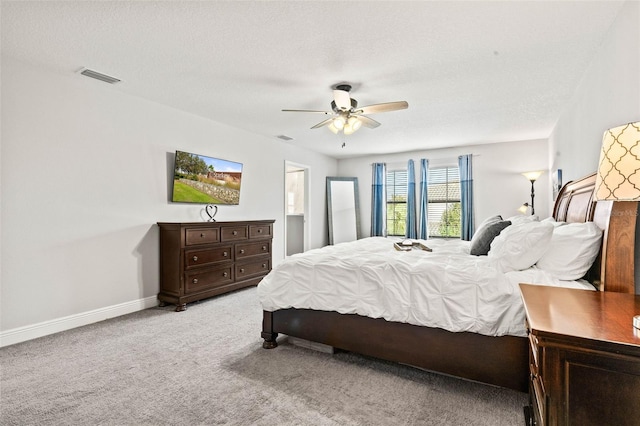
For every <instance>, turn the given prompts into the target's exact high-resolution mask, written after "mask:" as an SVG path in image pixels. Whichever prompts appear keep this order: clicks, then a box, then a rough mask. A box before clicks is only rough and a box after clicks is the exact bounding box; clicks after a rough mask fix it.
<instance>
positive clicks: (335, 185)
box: [327, 177, 360, 244]
mask: <svg viewBox="0 0 640 426" xmlns="http://www.w3.org/2000/svg"><path fill="white" fill-rule="evenodd" d="M358 199H359V197H358V178H355V177H327V215H328V222H329V244H338V243H343V242H346V241H354V240H357V239H358V238H359V233H360V207H359V203H358Z"/></svg>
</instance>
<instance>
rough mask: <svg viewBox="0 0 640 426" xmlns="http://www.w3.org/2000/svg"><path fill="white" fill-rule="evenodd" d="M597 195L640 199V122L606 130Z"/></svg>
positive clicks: (614, 198) (611, 197)
mask: <svg viewBox="0 0 640 426" xmlns="http://www.w3.org/2000/svg"><path fill="white" fill-rule="evenodd" d="M595 197H596V200H614V201H640V122H636V123H629V124H625V125H624V126H618V127H614V128H613V129H609V130H607V131H606V132H604V136H603V138H602V151H601V152H600V163H599V166H598V175H597V176H596V194H595Z"/></svg>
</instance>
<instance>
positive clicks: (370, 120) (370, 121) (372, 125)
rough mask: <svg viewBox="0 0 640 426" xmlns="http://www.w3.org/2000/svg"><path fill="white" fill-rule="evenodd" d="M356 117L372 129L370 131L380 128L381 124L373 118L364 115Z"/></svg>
mask: <svg viewBox="0 0 640 426" xmlns="http://www.w3.org/2000/svg"><path fill="white" fill-rule="evenodd" d="M356 117H358V120H360V121H362V124H363V125H364V126H366V127H368V128H370V129H375V128H376V127H378V126H380V123H378V122H377V121H376V120H374V119H373V118H369V117H367V116H364V115H357V116H356Z"/></svg>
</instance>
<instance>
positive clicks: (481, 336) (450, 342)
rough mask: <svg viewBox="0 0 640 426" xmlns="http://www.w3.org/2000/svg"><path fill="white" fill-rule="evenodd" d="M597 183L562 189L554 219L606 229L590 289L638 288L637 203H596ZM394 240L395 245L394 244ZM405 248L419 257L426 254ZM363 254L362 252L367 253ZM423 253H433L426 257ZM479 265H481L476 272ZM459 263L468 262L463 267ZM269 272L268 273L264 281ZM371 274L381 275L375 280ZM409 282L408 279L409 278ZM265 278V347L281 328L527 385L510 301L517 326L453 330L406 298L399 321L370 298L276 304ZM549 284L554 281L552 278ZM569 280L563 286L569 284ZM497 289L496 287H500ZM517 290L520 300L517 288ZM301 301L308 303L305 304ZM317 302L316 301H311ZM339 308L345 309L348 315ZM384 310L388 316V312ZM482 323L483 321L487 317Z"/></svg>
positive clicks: (391, 357)
mask: <svg viewBox="0 0 640 426" xmlns="http://www.w3.org/2000/svg"><path fill="white" fill-rule="evenodd" d="M594 185H595V174H593V175H589V176H587V177H585V178H583V179H579V180H576V181H573V182H569V183H568V184H567V185H565V186H564V187H563V188H562V190H561V191H560V193H559V194H558V197H557V200H556V203H555V205H554V211H553V218H554V219H555V221H558V222H560V221H562V222H567V223H584V222H592V223H593V224H595V225H596V226H597V228H599V229H600V230H602V238H601V245H600V246H599V248H600V249H599V252H598V254H597V257H596V260H595V262H593V266H592V267H591V268H590V269H589V271H588V272H587V274H586V275H585V277H584V280H587V281H588V282H589V283H591V285H590V287H591V290H595V291H622V292H629V293H633V292H634V267H633V265H634V259H635V224H636V218H637V211H638V210H637V209H638V203H636V202H623V203H615V204H614V203H612V202H611V201H599V202H595V201H594V200H593V189H594ZM591 226H592V225H591ZM614 242H615V243H614ZM347 244H348V243H347ZM370 244H371V246H372V252H376V250H377V249H375V250H374V248H373V246H374V245H380V244H381V243H380V241H377V242H375V244H374V240H371V243H370ZM389 244H391V243H390V242H389ZM432 244H434V245H438V244H442V243H437V244H436V242H433V243H432ZM340 249H341V248H337V246H336V247H335V248H327V250H340ZM319 250H323V249H319ZM452 250H453V251H455V250H457V249H455V248H454V249H452ZM436 252H437V250H434V253H436ZM402 254H405V253H402ZM406 254H407V255H409V254H411V255H415V256H419V255H420V253H416V254H414V253H406ZM436 254H437V253H436ZM429 255H431V253H430V254H429ZM374 256H375V255H374ZM466 256H468V255H466ZM309 257H311V255H309ZM365 257H366V256H363V258H365ZM424 257H425V258H429V257H428V256H424ZM434 258H437V257H434ZM453 258H454V260H453V262H459V263H460V265H462V264H463V263H464V262H465V261H463V260H462V259H463V258H462V257H459V258H456V257H455V253H454V256H453ZM425 262H426V261H425ZM283 263H284V262H283ZM427 263H428V262H427ZM483 265H484V264H483V263H482V262H481V261H478V262H476V263H474V262H472V264H471V265H470V268H471V271H467V272H465V273H466V274H467V275H468V274H473V273H474V271H476V272H477V271H479V270H480V269H482V268H484V266H483ZM427 267H428V265H427ZM473 268H476V269H475V270H474V269H473ZM283 269H284V268H283ZM356 269H358V268H356ZM361 269H362V270H359V269H358V270H357V271H356V272H357V273H360V274H362V273H363V271H364V270H365V268H361ZM461 269H465V268H463V267H461ZM275 273H278V268H276V270H274V271H272V274H275ZM374 275H375V274H374ZM505 275H506V274H505ZM336 276H337V277H340V276H341V275H340V274H336ZM478 276H479V277H480V276H482V279H483V280H485V281H486V282H487V283H489V284H491V283H493V282H494V281H495V282H496V283H497V282H498V281H499V279H498V278H497V277H496V276H494V275H491V273H489V275H487V276H484V275H482V274H479V273H478ZM523 277H524V278H523ZM527 277H529V278H531V279H532V280H535V277H536V275H535V274H534V275H526V274H525V275H524V276H522V275H520V276H519V275H517V274H515V276H514V277H512V278H511V283H510V284H509V283H508V282H509V280H506V279H505V280H504V282H503V283H502V284H501V285H503V286H509V285H512V286H513V285H515V288H517V282H515V284H514V283H513V281H514V280H515V281H517V280H519V279H524V280H523V281H522V282H529V281H528V280H526V278H527ZM268 278H270V277H267V278H266V279H265V280H267V279H268ZM291 279H292V280H293V281H295V280H297V281H302V280H300V279H299V278H295V277H294V278H291ZM372 280H373V281H375V280H374V279H373V278H372ZM407 280H410V279H409V278H407ZM584 280H578V281H575V282H572V283H568V284H566V285H567V286H574V285H575V286H577V287H576V288H580V286H581V285H584V282H585V281H584ZM345 281H346V282H345ZM365 282H366V279H365ZM267 284H269V280H267V283H266V284H265V285H264V287H261V286H263V283H261V284H260V285H259V286H258V291H259V293H260V294H261V296H260V297H261V302H263V307H264V308H265V310H264V312H263V324H262V334H261V336H262V338H263V339H264V343H263V347H264V348H266V349H272V348H275V347H277V340H276V339H277V337H278V334H279V333H281V334H285V335H288V336H292V337H296V338H299V339H304V340H307V341H311V342H317V343H322V344H324V345H329V346H332V347H334V348H337V349H341V350H346V351H351V352H356V353H360V354H363V355H366V356H372V357H376V358H380V359H384V360H387V361H392V362H399V363H403V364H407V365H411V366H414V367H418V368H422V369H426V370H430V371H434V372H438V373H443V374H448V375H453V376H456V377H461V378H465V379H469V380H474V381H479V382H482V383H487V384H491V385H496V386H501V387H506V388H510V389H515V390H518V391H522V392H527V391H528V342H527V338H526V330H524V321H522V322H518V321H517V318H518V315H522V318H524V316H523V315H524V313H523V312H521V310H519V308H516V309H512V308H510V307H509V306H507V307H505V309H504V311H503V312H502V313H500V314H499V315H500V316H509V315H513V318H511V324H514V323H513V320H514V319H515V320H516V322H515V324H516V326H513V325H511V326H509V327H507V328H503V329H500V327H498V328H496V329H491V324H490V322H489V324H488V326H489V328H490V329H489V330H487V329H485V328H483V327H484V326H485V325H487V324H480V325H478V324H475V322H474V321H465V318H464V315H459V314H457V315H458V316H456V315H454V316H453V318H450V319H449V320H451V321H449V322H451V323H453V324H454V325H457V327H458V328H457V329H455V328H454V329H453V330H454V331H450V330H449V329H450V327H449V326H448V325H447V324H444V325H441V324H440V323H438V322H435V323H429V322H423V321H421V319H420V318H419V316H420V315H419V311H420V310H419V309H413V308H412V306H411V305H413V304H416V305H418V308H419V303H418V302H415V303H414V302H410V303H405V305H406V306H404V308H405V310H406V312H405V313H404V314H402V315H404V317H402V315H400V317H402V318H400V317H398V318H400V319H399V320H396V318H395V317H394V316H393V315H396V314H393V313H389V312H387V311H388V310H387V311H385V313H384V314H383V313H380V314H379V315H373V316H374V317H371V316H367V315H370V314H369V313H366V314H360V310H363V312H364V311H366V309H375V304H373V303H371V304H369V305H371V306H364V307H363V306H360V305H359V306H358V307H349V306H346V305H345V306H344V307H342V308H341V307H340V306H339V307H337V308H336V309H335V310H325V309H303V308H280V309H276V308H274V306H270V303H269V302H268V301H266V300H267V299H266V298H265V295H264V292H265V291H266V290H265V288H267V287H272V286H271V285H267ZM333 284H335V286H337V287H332V290H331V291H340V290H339V289H340V288H342V289H345V288H346V289H348V288H349V286H350V285H351V282H350V280H348V279H337V278H336V279H335V283H333ZM433 285H435V286H437V283H433ZM496 285H497V284H496ZM551 285H554V284H553V283H552V284H551ZM563 285H565V284H564V283H563ZM408 288H409V290H406V288H405V290H402V288H401V287H398V289H396V290H394V291H397V292H402V291H409V292H411V291H415V288H416V286H411V285H410V286H409V287H408ZM284 289H285V288H284V287H280V290H278V291H280V292H284ZM335 289H338V290H335ZM411 289H414V290H411ZM287 291H288V290H287ZM456 291H463V290H456ZM498 291H499V290H496V291H495V292H498ZM489 293H490V294H488V295H487V296H486V298H487V299H488V300H489V302H491V303H493V302H495V300H496V299H495V298H492V297H494V296H493V293H494V292H493V291H491V292H489ZM348 296H349V295H348V294H346V293H345V296H344V299H345V300H346V299H348ZM516 296H517V297H518V302H519V293H518V294H517V295H516ZM316 297H317V295H316ZM495 297H498V296H495ZM500 297H502V296H500ZM505 297H506V299H504V300H500V301H499V303H502V304H504V303H513V304H514V306H516V305H518V303H516V301H515V300H514V299H513V298H514V294H513V292H511V294H510V295H508V296H505ZM365 298H366V297H365ZM509 298H510V299H509ZM423 303H424V302H423ZM303 305H304V303H303V304H302V305H300V306H303ZM311 305H313V304H312V303H311ZM361 305H366V304H361ZM265 306H266V307H265ZM518 306H519V305H518ZM414 308H415V307H414ZM354 309H355V310H354ZM359 309H360V310H359ZM412 309H413V310H412ZM477 310H479V311H482V310H483V308H482V307H480V308H477ZM339 311H342V313H341V312H339ZM391 311H393V310H391ZM354 312H355V313H354ZM385 315H386V316H387V319H385V318H384V316H385ZM398 315H399V314H398ZM477 322H479V323H482V322H484V321H477ZM425 324H430V325H425ZM518 327H520V328H518ZM447 328H449V329H447ZM494 328H495V327H494Z"/></svg>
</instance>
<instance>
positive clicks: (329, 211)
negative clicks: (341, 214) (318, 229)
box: [327, 176, 360, 245]
mask: <svg viewBox="0 0 640 426" xmlns="http://www.w3.org/2000/svg"><path fill="white" fill-rule="evenodd" d="M336 181H338V182H340V181H347V182H353V197H354V206H355V214H356V217H355V224H356V239H360V193H359V192H358V178H357V177H335V176H327V219H328V226H329V244H331V245H333V243H334V236H333V225H334V220H333V208H332V207H333V194H332V191H331V183H332V182H336Z"/></svg>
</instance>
